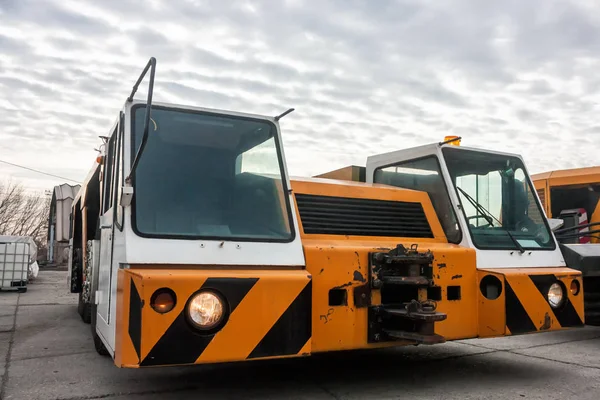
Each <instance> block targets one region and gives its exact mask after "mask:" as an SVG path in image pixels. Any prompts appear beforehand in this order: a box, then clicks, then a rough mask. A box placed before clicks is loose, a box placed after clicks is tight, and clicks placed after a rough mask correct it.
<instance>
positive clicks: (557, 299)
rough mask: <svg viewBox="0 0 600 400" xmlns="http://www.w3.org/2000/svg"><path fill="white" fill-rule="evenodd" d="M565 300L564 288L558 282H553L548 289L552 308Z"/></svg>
mask: <svg viewBox="0 0 600 400" xmlns="http://www.w3.org/2000/svg"><path fill="white" fill-rule="evenodd" d="M562 301H563V289H562V286H560V285H559V284H558V283H553V284H552V285H551V286H550V289H548V303H550V306H551V307H552V308H557V307H558V306H560V305H561V303H562Z"/></svg>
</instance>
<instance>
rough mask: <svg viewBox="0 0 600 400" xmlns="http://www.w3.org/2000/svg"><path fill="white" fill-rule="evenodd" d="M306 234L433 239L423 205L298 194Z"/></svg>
mask: <svg viewBox="0 0 600 400" xmlns="http://www.w3.org/2000/svg"><path fill="white" fill-rule="evenodd" d="M296 203H297V204H298V210H299V212H300V219H301V220H302V225H303V228H304V233H305V234H324V235H354V236H390V237H417V238H432V237H433V233H432V232H431V227H430V226H429V222H428V221H427V217H426V216H425V211H424V210H423V207H422V205H421V204H420V203H412V202H403V201H387V200H372V199H354V198H348V197H333V196H317V195H311V194H296Z"/></svg>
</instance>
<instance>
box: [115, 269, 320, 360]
mask: <svg viewBox="0 0 600 400" xmlns="http://www.w3.org/2000/svg"><path fill="white" fill-rule="evenodd" d="M169 272H170V273H169V274H168V275H165V274H164V273H163V272H161V271H153V270H137V271H135V270H127V271H119V273H120V274H122V275H123V277H119V283H120V284H122V285H123V286H122V290H121V291H120V294H119V295H118V296H119V299H118V301H119V302H118V304H119V306H118V310H117V314H118V319H119V320H121V321H122V324H121V325H122V326H121V328H119V326H117V330H118V332H117V349H116V350H117V353H118V357H115V363H116V364H117V365H119V366H126V367H136V366H139V367H146V366H159V365H185V364H201V363H213V362H227V361H242V360H251V359H258V358H273V357H294V356H303V355H308V354H310V351H311V346H310V343H311V336H312V326H311V307H312V281H311V277H310V275H309V274H308V273H307V272H306V271H304V270H298V271H255V272H248V271H169ZM127 281H129V282H127ZM165 287H167V288H170V289H171V290H173V291H174V292H175V294H176V296H177V303H176V306H175V308H174V309H173V310H172V311H171V312H169V313H167V314H159V313H157V312H156V311H154V310H153V309H152V308H151V307H150V306H149V305H150V299H151V296H152V294H153V293H154V292H155V291H156V290H158V289H161V288H165ZM202 289H211V290H215V291H217V292H219V293H220V294H221V295H222V296H223V297H224V298H225V299H226V303H227V307H226V323H225V325H224V326H223V328H222V329H220V330H219V331H218V332H213V333H210V334H203V333H201V332H199V331H198V330H196V329H194V328H193V327H192V326H191V325H190V324H189V323H188V322H187V319H186V316H185V307H186V303H187V300H188V299H189V297H190V296H191V295H192V294H194V293H196V292H197V291H199V290H202ZM119 313H121V314H119Z"/></svg>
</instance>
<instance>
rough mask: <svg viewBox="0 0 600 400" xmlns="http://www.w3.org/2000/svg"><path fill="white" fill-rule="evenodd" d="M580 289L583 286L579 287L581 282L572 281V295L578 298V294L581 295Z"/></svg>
mask: <svg viewBox="0 0 600 400" xmlns="http://www.w3.org/2000/svg"><path fill="white" fill-rule="evenodd" d="M580 288H581V286H580V285H579V281H578V280H577V279H573V280H572V281H571V293H572V294H573V295H574V296H577V294H579V290H580Z"/></svg>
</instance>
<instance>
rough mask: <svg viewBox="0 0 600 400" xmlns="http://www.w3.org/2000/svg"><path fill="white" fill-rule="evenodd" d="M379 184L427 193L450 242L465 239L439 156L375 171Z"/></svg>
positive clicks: (376, 180) (375, 179) (375, 178)
mask: <svg viewBox="0 0 600 400" xmlns="http://www.w3.org/2000/svg"><path fill="white" fill-rule="evenodd" d="M373 181H374V182H375V183H382V184H386V185H391V186H396V187H401V188H405V189H412V190H421V191H426V192H427V193H428V194H429V198H430V199H431V202H432V204H433V208H434V209H435V211H436V213H437V215H438V218H439V219H440V223H441V225H442V228H443V229H444V233H445V234H446V237H447V239H448V241H449V242H450V243H460V241H461V239H462V235H461V231H460V228H459V227H458V223H457V219H456V213H455V212H454V209H453V208H452V203H450V198H449V196H448V190H447V188H446V185H445V183H444V180H443V177H442V173H441V171H440V165H439V162H438V160H437V158H436V157H433V156H431V157H425V158H421V159H417V160H410V161H402V162H399V163H396V164H393V165H390V166H387V167H383V168H378V169H377V170H375V176H374V177H373Z"/></svg>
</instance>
